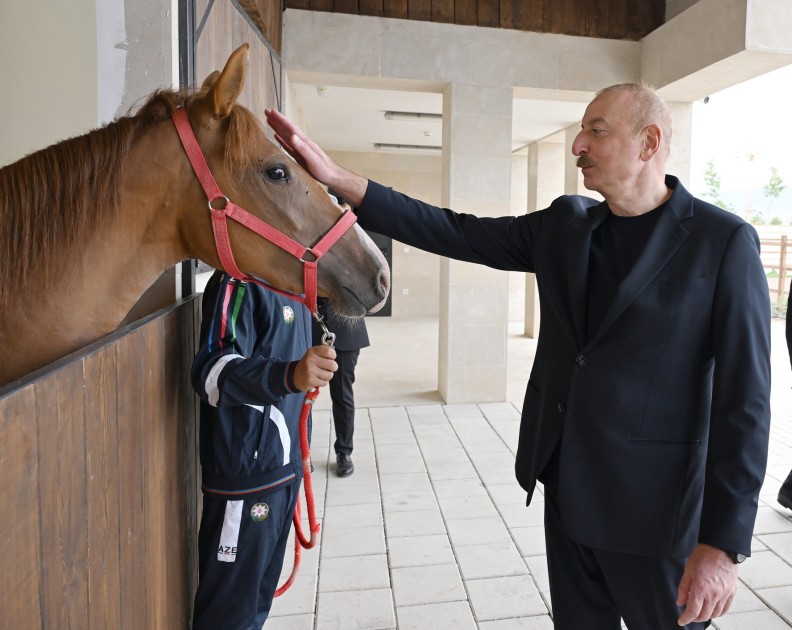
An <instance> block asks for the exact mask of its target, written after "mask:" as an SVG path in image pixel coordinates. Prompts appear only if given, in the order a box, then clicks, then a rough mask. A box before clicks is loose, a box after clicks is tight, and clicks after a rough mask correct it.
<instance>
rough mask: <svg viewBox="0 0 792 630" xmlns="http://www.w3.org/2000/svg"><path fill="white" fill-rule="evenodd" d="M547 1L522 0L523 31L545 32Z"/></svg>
mask: <svg viewBox="0 0 792 630" xmlns="http://www.w3.org/2000/svg"><path fill="white" fill-rule="evenodd" d="M544 6H545V0H522V5H521V7H522V8H521V11H520V13H521V14H522V25H521V27H520V28H521V29H522V30H523V31H535V32H537V33H541V32H544V31H545V24H544Z"/></svg>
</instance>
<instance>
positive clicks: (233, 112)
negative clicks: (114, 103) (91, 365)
mask: <svg viewBox="0 0 792 630" xmlns="http://www.w3.org/2000/svg"><path fill="white" fill-rule="evenodd" d="M247 50H248V47H247V45H243V46H242V47H240V48H239V49H238V50H236V51H235V52H234V53H233V54H232V55H231V57H230V58H229V60H228V62H227V63H226V66H225V68H224V69H223V71H222V72H214V73H212V74H211V75H210V76H209V77H208V78H207V79H206V80H205V81H204V84H203V86H202V88H201V90H200V91H197V92H196V91H183V92H173V91H159V92H157V93H155V94H154V95H153V96H152V97H151V98H150V99H149V100H148V102H146V104H145V105H143V107H142V108H140V110H139V111H138V112H137V113H136V114H135V115H134V116H129V117H124V118H119V119H118V120H116V121H115V122H113V123H111V124H109V125H107V126H105V127H103V128H101V129H97V130H95V131H92V132H90V133H88V134H86V135H84V136H80V137H77V138H73V139H71V140H67V141H65V142H61V143H59V144H55V145H53V146H51V147H49V148H47V149H44V150H42V151H39V152H37V153H34V154H32V155H29V156H28V157H26V158H23V159H22V160H20V161H18V162H16V163H14V164H11V165H9V166H6V167H5V168H3V169H0V224H2V226H3V228H2V231H0V348H2V352H3V360H2V362H0V385H3V384H5V383H8V382H10V381H12V380H14V379H16V378H19V377H21V376H23V375H25V374H27V373H29V372H31V371H33V370H35V369H37V368H40V367H42V366H45V365H47V364H49V363H50V362H52V361H54V360H56V359H58V358H60V357H63V356H65V355H67V354H69V353H71V352H73V351H75V350H78V349H79V348H81V347H83V346H85V345H86V344H88V343H90V342H92V341H94V340H96V339H99V338H100V337H102V336H104V335H107V334H108V333H110V332H112V331H113V330H115V329H116V328H117V327H118V326H119V324H120V323H121V322H122V321H123V320H124V317H125V316H126V314H127V313H128V312H129V311H130V309H131V308H132V307H133V306H134V304H135V303H136V302H137V300H138V299H139V298H140V296H141V295H142V294H143V292H144V291H145V290H146V289H147V288H148V287H149V286H150V285H151V284H152V283H153V282H154V281H155V280H156V279H157V278H158V277H159V276H160V274H162V272H163V271H164V270H166V269H168V268H169V267H171V266H173V265H174V264H176V263H178V262H179V261H182V260H185V259H190V258H198V259H200V260H203V261H204V262H206V263H207V264H209V265H211V266H213V267H217V268H221V266H222V265H221V262H220V259H219V257H218V254H217V251H216V248H215V244H214V240H213V233H212V227H211V221H210V216H209V209H208V206H207V199H206V196H205V194H204V192H203V190H202V188H201V185H200V184H199V181H198V179H197V178H196V175H195V174H194V172H193V170H192V167H191V166H190V163H189V161H188V158H187V156H186V154H185V150H184V149H183V148H182V145H181V143H180V141H179V137H178V135H177V132H176V129H175V127H174V123H173V122H172V120H171V116H172V114H173V112H174V111H175V110H176V109H177V108H178V107H184V108H185V111H186V112H187V114H188V117H189V120H190V123H191V125H192V128H193V131H194V133H195V136H196V138H197V140H198V143H199V145H200V147H201V149H202V151H203V153H204V155H205V157H206V161H207V163H208V165H209V168H210V169H211V171H212V173H213V175H214V178H215V180H216V181H217V184H218V185H219V187H220V190H221V191H222V192H223V194H224V195H226V196H227V197H228V198H229V199H230V200H231V201H232V202H233V203H234V204H236V205H237V206H241V207H242V208H244V209H245V210H247V211H248V212H250V213H251V214H253V215H255V216H256V217H257V218H259V219H261V220H262V221H264V222H266V223H268V224H269V225H271V226H272V227H273V228H275V229H276V230H279V231H280V232H282V233H283V234H285V235H286V236H288V237H290V238H291V239H293V240H294V241H297V242H298V243H301V244H304V245H311V244H312V243H315V242H316V241H317V240H318V239H319V238H320V237H321V236H322V235H323V234H324V233H325V232H326V231H327V230H328V229H329V228H330V227H331V226H333V224H334V223H335V222H336V221H337V220H338V218H339V216H340V215H341V212H342V211H341V209H340V208H339V207H338V206H337V205H336V204H335V203H334V202H333V201H332V200H331V198H330V197H329V196H328V195H327V194H326V193H325V191H324V190H323V189H322V188H321V187H320V186H319V185H318V184H317V183H316V182H315V181H314V179H313V178H312V177H310V176H309V175H308V174H307V173H305V171H303V170H302V169H301V168H300V167H299V166H298V165H297V164H296V163H295V162H294V161H293V160H292V159H291V158H290V157H289V156H288V155H287V154H286V153H285V152H284V151H283V150H282V149H280V148H279V147H278V146H276V145H275V144H274V143H273V142H271V141H270V140H269V139H268V138H267V137H266V134H265V132H264V129H263V126H262V125H261V123H260V122H259V120H258V119H257V118H256V117H255V116H253V114H252V113H251V112H250V111H248V110H247V109H245V108H244V107H242V106H241V105H239V104H237V103H236V100H237V98H238V96H239V94H240V92H241V90H242V87H243V85H244V80H245V73H246V65H247ZM228 232H229V236H230V242H231V246H232V249H233V255H234V257H235V259H236V263H237V265H238V267H239V269H240V270H241V271H242V272H244V273H245V274H248V275H250V276H255V277H258V278H261V279H263V280H265V281H267V282H269V283H270V284H272V285H274V286H277V287H279V288H281V289H284V290H287V291H291V292H295V293H301V292H303V290H304V287H303V268H302V263H301V262H300V261H299V260H297V259H296V258H294V257H293V256H292V255H291V254H289V253H286V252H284V251H283V250H281V249H279V248H278V247H276V246H275V245H273V244H271V243H270V242H269V241H267V240H265V239H263V238H261V237H260V236H258V235H257V234H255V233H254V232H252V231H250V230H248V229H247V228H245V227H243V226H242V225H239V224H238V223H235V222H233V221H229V222H228ZM318 269H319V274H318V293H319V295H322V296H326V297H329V298H330V299H331V300H332V301H333V304H334V306H335V307H336V308H337V310H338V311H339V312H341V313H343V314H346V315H349V316H352V317H357V316H361V315H363V314H364V313H365V312H366V311H368V310H370V309H372V308H374V307H376V306H377V305H379V304H381V303H382V302H384V299H385V297H386V296H387V292H388V288H389V287H388V283H389V271H388V268H387V263H386V262H385V260H384V258H383V257H382V255H381V253H380V251H379V249H378V248H377V247H376V246H375V245H374V244H373V243H372V242H371V240H370V239H368V237H367V236H366V235H365V233H364V232H363V231H362V230H361V229H360V228H359V227H358V226H357V225H355V226H353V229H351V230H349V231H348V232H346V233H345V234H344V235H343V236H342V237H341V238H340V240H339V241H338V242H337V243H336V244H335V245H334V246H333V247H332V248H331V249H330V251H329V252H328V253H327V254H326V255H325V256H324V257H323V258H322V259H321V261H320V262H319V265H318Z"/></svg>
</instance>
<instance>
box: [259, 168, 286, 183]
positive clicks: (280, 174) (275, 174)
mask: <svg viewBox="0 0 792 630" xmlns="http://www.w3.org/2000/svg"><path fill="white" fill-rule="evenodd" d="M264 173H265V174H266V176H267V179H269V180H270V181H271V182H286V181H289V171H287V170H286V167H285V166H281V165H280V164H278V165H277V166H270V167H269V168H267V169H265V170H264Z"/></svg>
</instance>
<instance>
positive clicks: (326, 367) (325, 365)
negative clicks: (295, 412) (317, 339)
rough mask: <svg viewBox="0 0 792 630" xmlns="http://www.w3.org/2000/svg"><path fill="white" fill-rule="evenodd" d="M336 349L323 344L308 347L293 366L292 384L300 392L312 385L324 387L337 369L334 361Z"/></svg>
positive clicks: (310, 387)
mask: <svg viewBox="0 0 792 630" xmlns="http://www.w3.org/2000/svg"><path fill="white" fill-rule="evenodd" d="M335 358H336V351H335V349H334V348H331V347H330V346H325V345H319V346H314V347H313V348H308V350H307V351H306V353H305V355H304V356H303V358H302V359H300V361H299V362H298V363H297V367H295V368H294V384H295V385H296V386H297V389H299V390H300V391H302V392H307V391H308V390H309V389H312V388H314V387H324V386H325V385H327V384H328V383H329V382H330V379H331V378H333V372H335V371H336V370H337V369H338V364H337V363H336V362H335Z"/></svg>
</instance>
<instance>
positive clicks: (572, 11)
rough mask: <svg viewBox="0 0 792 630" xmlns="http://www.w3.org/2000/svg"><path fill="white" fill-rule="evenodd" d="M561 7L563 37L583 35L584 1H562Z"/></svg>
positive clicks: (584, 21)
mask: <svg viewBox="0 0 792 630" xmlns="http://www.w3.org/2000/svg"><path fill="white" fill-rule="evenodd" d="M559 4H561V2H559ZM563 7H564V24H563V27H562V28H563V30H562V31H561V32H562V33H564V34H565V35H585V33H586V0H563Z"/></svg>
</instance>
